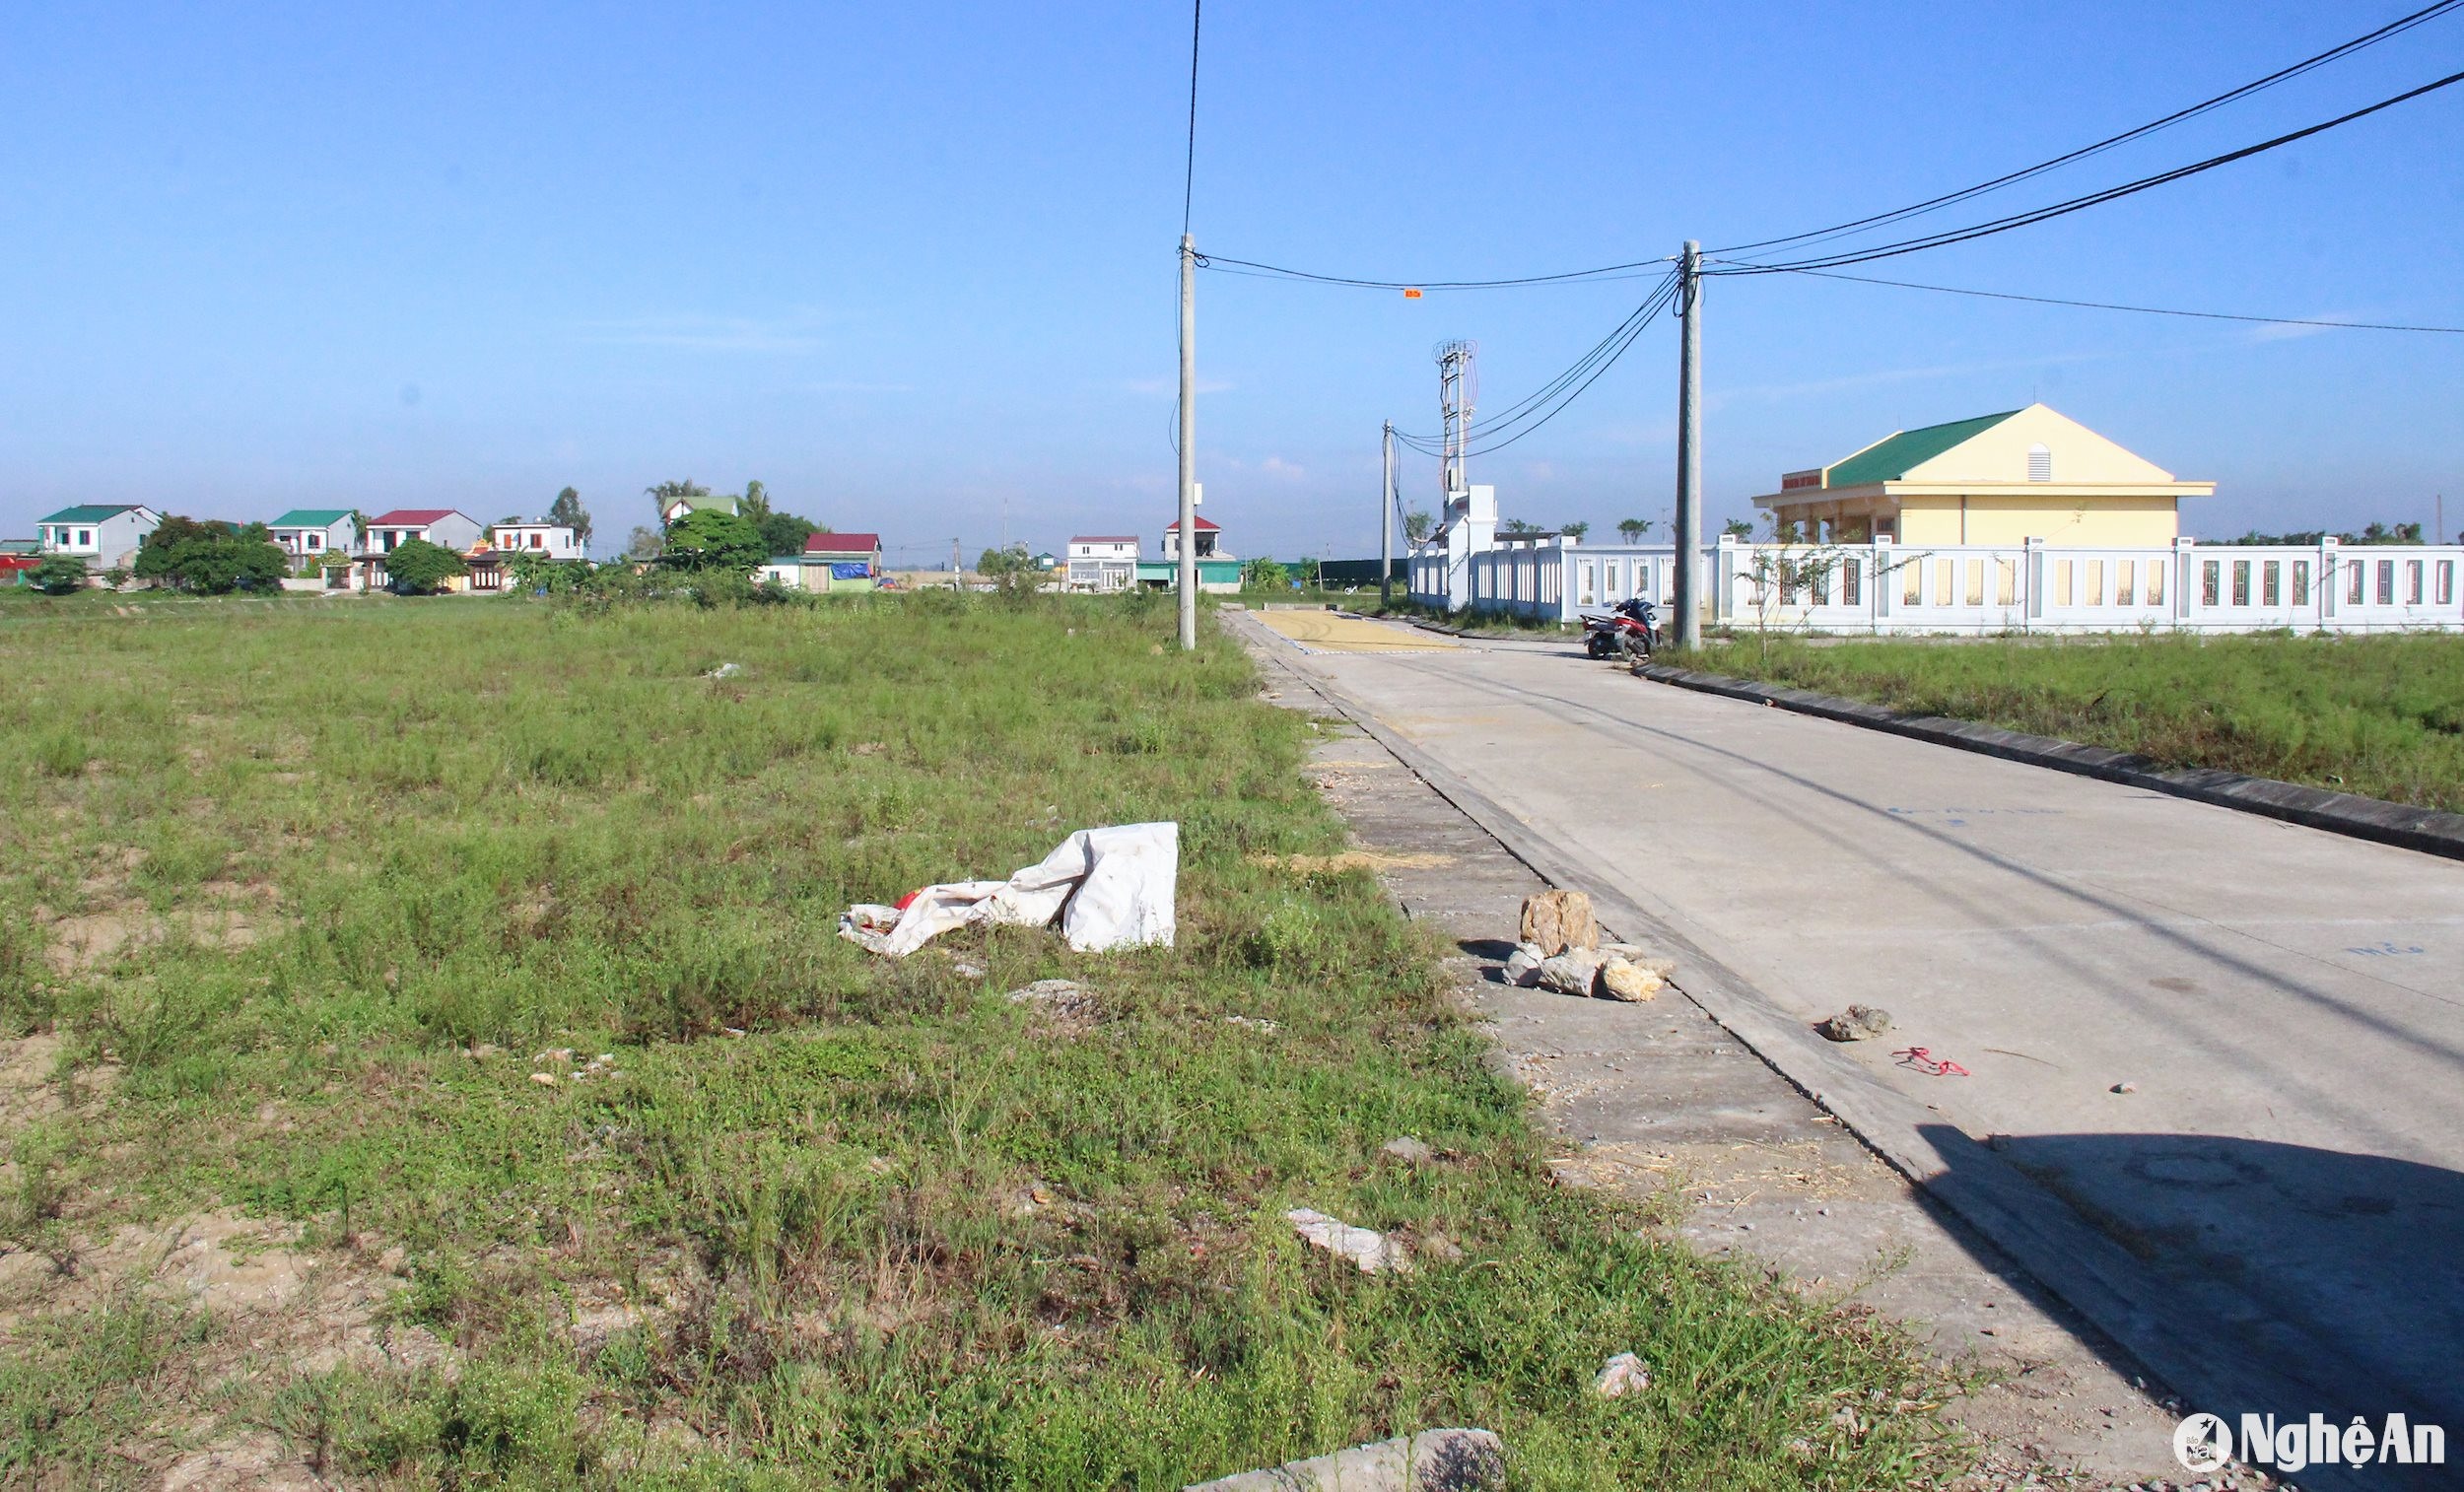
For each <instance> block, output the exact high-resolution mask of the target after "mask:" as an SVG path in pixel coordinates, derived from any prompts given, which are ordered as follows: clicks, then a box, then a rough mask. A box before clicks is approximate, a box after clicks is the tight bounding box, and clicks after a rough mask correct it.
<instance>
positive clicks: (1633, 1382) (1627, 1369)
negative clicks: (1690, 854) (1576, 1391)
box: [1592, 1352, 1651, 1398]
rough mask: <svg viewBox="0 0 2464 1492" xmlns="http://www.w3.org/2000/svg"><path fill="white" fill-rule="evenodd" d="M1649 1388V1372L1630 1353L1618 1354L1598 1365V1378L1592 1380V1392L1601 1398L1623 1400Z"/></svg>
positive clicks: (1640, 1360) (1638, 1359)
mask: <svg viewBox="0 0 2464 1492" xmlns="http://www.w3.org/2000/svg"><path fill="white" fill-rule="evenodd" d="M1650 1387H1651V1370H1650V1369H1649V1368H1646V1367H1644V1366H1643V1360H1642V1359H1641V1358H1639V1357H1636V1356H1635V1355H1634V1354H1633V1353H1631V1352H1620V1353H1618V1354H1617V1355H1616V1356H1614V1357H1612V1358H1610V1359H1608V1361H1607V1362H1605V1363H1602V1364H1601V1365H1600V1376H1599V1377H1597V1378H1595V1379H1593V1380H1592V1391H1593V1392H1594V1393H1597V1394H1599V1395H1600V1396H1601V1397H1602V1398H1623V1397H1624V1396H1625V1395H1626V1394H1628V1393H1635V1392H1640V1391H1641V1390H1645V1389H1648V1388H1650Z"/></svg>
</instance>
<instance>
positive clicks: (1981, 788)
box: [1297, 644, 2464, 1456]
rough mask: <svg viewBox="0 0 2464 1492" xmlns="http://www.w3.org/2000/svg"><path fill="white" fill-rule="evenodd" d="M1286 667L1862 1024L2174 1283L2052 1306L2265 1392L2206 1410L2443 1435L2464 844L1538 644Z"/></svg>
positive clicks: (2463, 1079) (2455, 1392) (2454, 1346)
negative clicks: (1828, 712)
mask: <svg viewBox="0 0 2464 1492" xmlns="http://www.w3.org/2000/svg"><path fill="white" fill-rule="evenodd" d="M1297 666H1298V667H1299V668H1300V669H1302V670H1303V671H1304V672H1306V673H1307V674H1309V675H1310V676H1312V677H1313V678H1315V679H1317V680H1319V681H1321V682H1322V683H1323V685H1324V686H1326V687H1327V688H1328V689H1329V690H1330V691H1331V692H1333V693H1334V694H1335V695H1336V696H1338V697H1340V698H1342V699H1344V700H1346V701H1348V702H1349V703H1350V704H1351V705H1352V706H1353V707H1354V708H1355V709H1356V710H1357V711H1358V712H1360V713H1361V714H1362V715H1363V716H1364V717H1365V718H1367V719H1369V720H1371V721H1372V722H1374V723H1375V724H1376V725H1378V726H1381V727H1383V728H1384V730H1386V731H1387V732H1390V733H1391V734H1392V735H1393V736H1395V737H1397V738H1400V739H1401V740H1402V741H1403V742H1405V743H1408V745H1409V746H1410V747H1411V748H1413V749H1414V750H1415V751H1416V752H1417V753H1418V754H1419V755H1420V756H1421V757H1422V758H1424V759H1425V760H1426V761H1427V762H1428V763H1430V764H1433V766H1434V767H1435V768H1436V769H1438V770H1439V771H1440V772H1442V773H1445V774H1452V775H1454V776H1455V777H1456V778H1458V779H1459V780H1460V781H1461V782H1463V783H1465V784H1469V785H1470V786H1472V787H1473V788H1475V789H1476V791H1477V793H1478V794H1479V795H1480V796H1482V797H1484V798H1485V799H1486V800H1487V802H1488V805H1489V806H1490V807H1491V808H1492V810H1495V811H1502V813H1503V814H1505V815H1508V816H1510V817H1511V818H1512V820H1514V821H1515V822H1514V823H1513V824H1511V825H1506V826H1503V827H1505V828H1506V829H1507V830H1508V831H1509V834H1510V835H1511V834H1513V833H1520V834H1522V835H1525V836H1528V837H1529V838H1531V839H1532V840H1533V841H1535V842H1537V843H1539V844H1541V845H1545V846H1547V847H1551V848H1553V849H1554V850H1556V851H1558V852H1559V853H1561V854H1562V855H1564V856H1565V857H1567V858H1568V859H1569V860H1570V861H1572V862H1574V863H1577V864H1580V865H1582V866H1585V867H1588V869H1589V871H1590V872H1591V873H1592V874H1593V875H1595V876H1596V877H1598V878H1599V880H1600V881H1601V882H1602V883H1603V884H1605V885H1607V886H1610V887H1613V888H1614V890H1615V891H1617V892H1618V893H1621V894H1622V895H1623V896H1624V897H1625V898H1626V899H1628V900H1630V901H1631V902H1632V903H1633V904H1635V905H1636V906H1638V907H1640V908H1642V909H1643V910H1644V911H1645V912H1647V913H1648V914H1649V915H1650V916H1653V917H1656V918H1657V919H1659V920H1660V921H1661V922H1663V923H1664V924H1665V927H1666V929H1667V930H1668V931H1669V932H1671V933H1672V934H1673V935H1674V936H1676V937H1677V938H1679V939H1682V940H1683V941H1685V942H1688V943H1690V944H1691V945H1692V946H1693V947H1694V948H1695V949H1698V950H1700V951H1701V952H1702V953H1703V954H1705V955H1707V956H1708V959H1710V960H1714V961H1716V962H1717V964H1718V965H1721V966H1725V970H1726V971H1727V972H1729V973H1731V974H1733V976H1734V977H1735V978H1736V979H1737V980H1739V981H1741V982H1743V983H1745V985H1748V986H1750V988H1751V990H1752V991H1753V993H1754V994H1755V995H1756V996H1757V997H1759V998H1760V999H1762V1000H1766V1001H1767V1002H1768V1003H1769V1005H1770V1006H1771V1007H1773V1008H1774V1009H1775V1010H1776V1011H1777V1012H1779V1013H1780V1014H1782V1015H1784V1016H1785V1017H1786V1018H1787V1020H1788V1021H1790V1022H1793V1023H1798V1024H1800V1025H1805V1026H1810V1025H1811V1024H1812V1023H1813V1022H1814V1021H1816V1020H1818V1019H1820V1018H1821V1017H1823V1016H1825V1015H1828V1014H1830V1013H1831V1012H1833V1011H1836V1010H1838V1009H1839V1008H1840V1007H1842V1006H1844V1005H1846V1004H1849V1003H1850V1002H1852V1001H1853V1002H1863V1003H1867V1004H1874V1005H1880V1006H1882V1007H1883V1008H1885V1009H1886V1010H1888V1011H1889V1012H1890V1014H1891V1016H1892V1018H1893V1021H1894V1023H1895V1025H1894V1028H1893V1030H1892V1031H1891V1032H1890V1034H1889V1035H1888V1037H1886V1038H1885V1039H1883V1040H1881V1041H1876V1042H1870V1043H1864V1044H1859V1045H1856V1046H1852V1047H1847V1048H1838V1049H1825V1051H1824V1055H1826V1056H1827V1055H1828V1054H1829V1053H1831V1052H1844V1053H1847V1054H1848V1055H1849V1056H1850V1057H1851V1058H1852V1059H1853V1060H1854V1061H1855V1062H1856V1063H1857V1064H1858V1065H1859V1067H1861V1068H1862V1069H1863V1072H1864V1074H1865V1076H1866V1077H1867V1078H1869V1079H1870V1080H1871V1082H1872V1083H1874V1084H1877V1085H1881V1086H1882V1088H1885V1089H1888V1090H1891V1091H1893V1092H1895V1093H1897V1094H1899V1095H1901V1096H1902V1097H1903V1098H1904V1100H1905V1101H1906V1104H1907V1105H1908V1106H1916V1105H1922V1106H1924V1110H1922V1111H1918V1110H1915V1109H1913V1108H1912V1107H1911V1108H1910V1112H1912V1113H1924V1112H1930V1113H1931V1114H1932V1115H1934V1116H1936V1117H1937V1119H1936V1120H1935V1122H1937V1123H1938V1124H1939V1125H1940V1126H1943V1128H1944V1135H1945V1136H1946V1137H1948V1136H1950V1135H1951V1133H1952V1132H1953V1131H1956V1132H1958V1133H1963V1134H1964V1135H1966V1136H1970V1137H1973V1138H1974V1139H1976V1140H1983V1141H1988V1147H1987V1148H1989V1149H1990V1151H1991V1152H1992V1153H1993V1154H1994V1155H1995V1156H1996V1157H1997V1158H1998V1160H1999V1161H2000V1162H2007V1163H2008V1164H2009V1165H2010V1166H2014V1167H2016V1168H2018V1171H2019V1173H2020V1174H2021V1175H2023V1176H2025V1177H2027V1178H2030V1179H2032V1181H2033V1183H2034V1184H2035V1187H2038V1188H2041V1190H2042V1192H2043V1193H2045V1194H2047V1195H2048V1196H2049V1197H2050V1198H2058V1199H2059V1201H2060V1203H2061V1204H2066V1206H2067V1209H2068V1214H2075V1215H2076V1217H2077V1218H2078V1219H2081V1220H2084V1221H2085V1222H2086V1223H2087V1224H2088V1225H2089V1226H2090V1227H2091V1228H2092V1229H2093V1230H2094V1231H2096V1232H2097V1233H2100V1234H2101V1235H2102V1236H2103V1237H2104V1238H2106V1239H2110V1240H2111V1241H2112V1242H2113V1243H2114V1244H2117V1245H2119V1246H2120V1249H2121V1250H2122V1251H2125V1252H2126V1253H2127V1254H2128V1255H2130V1256H2131V1258H2132V1259H2135V1260H2136V1262H2137V1264H2138V1265H2139V1266H2141V1267H2142V1268H2143V1269H2144V1278H2143V1279H2142V1281H2141V1283H2142V1284H2143V1286H2145V1287H2146V1289H2147V1290H2152V1291H2154V1292H2156V1294H2157V1295H2160V1296H2163V1297H2166V1299H2162V1300H2153V1299H2137V1300H2134V1299H2132V1298H2130V1294H2131V1292H2129V1291H2127V1290H2126V1291H2123V1292H2121V1294H2120V1296H2118V1297H2117V1298H2114V1299H2098V1300H2077V1301H2074V1304H2077V1305H2079V1306H2080V1307H2081V1308H2082V1309H2083V1310H2085V1311H2087V1312H2088V1315H2089V1316H2090V1317H2091V1318H2096V1319H2098V1323H2099V1324H2100V1325H2103V1326H2105V1328H2106V1329H2108V1330H2110V1331H2112V1332H2113V1334H2114V1335H2115V1336H2116V1337H2117V1338H2119V1339H2121V1340H2122V1341H2123V1342H2125V1343H2126V1344H2128V1345H2131V1346H2132V1347H2133V1348H2134V1350H2139V1351H2142V1352H2143V1355H2146V1356H2148V1357H2149V1358H2150V1360H2152V1361H2159V1362H2161V1361H2167V1360H2169V1361H2172V1362H2174V1363H2176V1364H2179V1363H2181V1362H2184V1361H2200V1362H2213V1363H2215V1364H2217V1365H2218V1366H2219V1369H2220V1372H2221V1371H2222V1370H2223V1369H2224V1367H2225V1366H2227V1365H2229V1364H2258V1365H2263V1366H2265V1367H2267V1368H2268V1369H2270V1370H2271V1371H2273V1372H2275V1373H2277V1374H2279V1375H2281V1377H2280V1379H2279V1380H2278V1387H2279V1388H2283V1387H2285V1386H2286V1385H2288V1384H2289V1385H2290V1386H2291V1391H2290V1392H2279V1393H2271V1394H2269V1395H2268V1396H2269V1398H2270V1400H2271V1401H2268V1402H2254V1401H2252V1400H2251V1399H2250V1398H2249V1397H2247V1396H2246V1395H2244V1396H2243V1397H2242V1398H2241V1401H2240V1402H2237V1403H2232V1404H2225V1403H2222V1402H2210V1403H2205V1404H2203V1406H2207V1407H2217V1408H2220V1409H2230V1410H2239V1409H2242V1408H2254V1409H2272V1410H2274V1411H2276V1412H2278V1413H2281V1414H2296V1415H2306V1414H2307V1413H2308V1412H2309V1411H2310V1410H2312V1409H2317V1410H2320V1411H2322V1412H2334V1411H2336V1410H2337V1409H2339V1408H2343V1409H2345V1410H2346V1412H2347V1413H2348V1414H2349V1413H2350V1412H2353V1411H2355V1410H2358V1411H2360V1412H2363V1413H2367V1414H2370V1415H2371V1416H2373V1419H2375V1417H2376V1416H2377V1415H2379V1414H2381V1413H2383V1412H2385V1411H2386V1410H2388V1409H2398V1408H2400V1409H2406V1410H2409V1411H2411V1412H2413V1413H2416V1414H2420V1413H2424V1412H2428V1413H2430V1414H2432V1415H2433V1417H2435V1418H2437V1419H2438V1420H2440V1421H2442V1422H2443V1423H2444V1424H2445V1425H2446V1426H2447V1427H2448V1430H2449V1432H2450V1434H2455V1435H2464V1372H2459V1371H2458V1362H2457V1357H2458V1348H2459V1344H2464V1176H2459V1175H2458V1172H2457V1169H2456V1168H2457V1167H2458V1165H2459V1163H2460V1162H2459V1157H2464V864H2459V863H2456V862H2453V861H2448V860H2442V859H2437V858H2433V857H2430V856H2428V855H2424V854H2419V853H2416V852H2413V851H2409V850H2403V849H2396V848H2387V847H2383V846H2378V845H2372V844H2367V843H2364V842H2361V841H2356V840H2350V839H2345V838H2341V837H2338V836H2335V835H2330V834H2326V833H2322V832H2319V831H2315V830H2310V829H2304V828H2299V827H2296V826H2293V825H2288V824H2283V823H2279V822H2275V821H2272V820H2268V819H2263V818H2257V817H2253V816H2250V815H2246V814H2241V813H2236V812H2233V811H2231V810H2228V809H2223V808H2214V807H2209V806H2206V805H2203V804H2197V803H2191V802H2187V801H2184V800H2182V799H2178V798H2172V797H2167V796H2163V795H2160V794H2156V793H2151V792H2145V791H2141V790H2137V789H2133V788H2127V787H2121V786H2116V785H2113V784H2109V783H2104V782H2098V781H2094V780H2088V779H2084V778H2078V777H2071V776H2067V775H2064V774H2060V773H2055V772H2051V771H2047V770H2044V769H2040V768H2033V767H2026V766H2020V765H2018V764H2014V763H2007V762H2002V761H1998V760H1995V759H1992V758H1988V757H1983V756H1978V755H1974V754H1971V753H1966V752H1960V751H1954V750H1950V749H1946V748H1942V747H1937V746H1931V745H1927V744H1924V743H1921V742H1915V741H1909V740H1904V739H1901V738H1898V737H1895V736H1890V735H1884V734H1881V733H1879V732H1873V731H1866V730H1860V729H1858V728H1856V727H1853V726H1849V725H1843V724H1836V723H1832V722H1829V721H1823V720H1817V719H1813V718H1809V717H1806V716H1802V715H1797V714H1792V713H1789V712H1783V711H1778V710H1771V709H1761V708H1756V707H1753V706H1749V705H1744V704H1739V703H1736V702H1732V701H1727V700H1721V699H1717V698H1713V697H1709V696H1705V695H1700V694H1694V693H1690V692H1687V691H1683V690H1678V689H1674V688H1669V687H1666V686H1660V685H1653V684H1648V683H1644V682H1641V681H1638V680H1635V679H1633V678H1630V677H1628V676H1627V675H1626V674H1624V673H1623V672H1622V671H1621V670H1618V669H1616V668H1614V667H1613V666H1611V665H1606V664H1600V663H1593V662H1590V661H1588V660H1586V659H1584V658H1583V657H1582V656H1581V654H1580V652H1579V650H1577V649H1574V648H1571V647H1562V646H1558V645H1555V644H1549V645H1541V646H1533V645H1526V644H1504V645H1498V646H1492V647H1481V646H1473V647H1468V648H1463V649H1459V650H1454V651H1450V652H1445V653H1439V654H1428V653H1423V654H1417V655H1413V654H1380V653H1370V652H1358V653H1351V652H1347V653H1342V654H1335V653H1327V652H1314V653H1308V654H1304V655H1302V656H1300V657H1299V658H1298V659H1297ZM1440 785H1441V786H1443V785H1444V784H1443V783H1442V782H1441V783H1440ZM1509 843H1513V840H1512V839H1511V838H1509ZM1690 992H1691V991H1690V990H1689V993H1690ZM1777 1045H1779V1046H1782V1047H1785V1046H1787V1043H1780V1044H1777ZM1765 1046H1766V1044H1764V1043H1757V1047H1758V1049H1762V1048H1765ZM1911 1047H1921V1048H1924V1049H1926V1050H1927V1051H1928V1052H1929V1053H1930V1054H1931V1056H1932V1057H1933V1058H1936V1059H1948V1060H1949V1061H1951V1062H1954V1063H1956V1064H1957V1066H1958V1067H1959V1068H1962V1069H1964V1070H1965V1073H1966V1074H1967V1075H1965V1076H1959V1075H1945V1076H1933V1075H1928V1074H1927V1073H1926V1072H1925V1071H1923V1070H1920V1066H1919V1064H1918V1063H1917V1062H1916V1061H1915V1060H1914V1059H1912V1058H1909V1057H1906V1056H1901V1055H1897V1054H1896V1053H1898V1052H1900V1051H1905V1050H1906V1049H1908V1048H1911ZM1764 1055H1765V1056H1766V1057H1768V1058H1770V1059H1772V1060H1773V1061H1774V1063H1775V1065H1778V1066H1780V1067H1781V1068H1782V1070H1784V1071H1787V1070H1790V1067H1791V1062H1792V1060H1793V1058H1792V1057H1791V1056H1790V1055H1789V1054H1788V1053H1787V1052H1786V1051H1771V1050H1764ZM1792 1075H1796V1074H1794V1073H1792ZM1800 1080H1801V1081H1805V1082H1807V1085H1808V1086H1809V1087H1816V1086H1818V1084H1817V1083H1815V1082H1814V1081H1812V1080H1809V1079H1807V1078H1804V1077H1801V1078H1800ZM2117 1088H2119V1089H2121V1090H2122V1091H2115V1090H2116V1089H2117ZM1960 1144H1961V1146H1962V1147H1963V1148H1964V1149H1966V1150H1969V1151H1974V1150H1976V1149H1977V1148H1979V1147H1975V1146H1968V1145H1966V1144H1965V1142H1964V1141H1961V1142H1960ZM1987 1231H1988V1232H1992V1231H1994V1230H1993V1229H1992V1228H1991V1227H1990V1226H1989V1227H1988V1229H1987ZM2015 1252H2021V1253H2022V1256H2026V1255H2025V1253H2024V1252H2023V1251H2022V1250H2019V1249H2016V1248H2015ZM2036 1257H2037V1258H2038V1259H2040V1260H2042V1259H2045V1258H2046V1255H2045V1254H2044V1251H2043V1248H2042V1245H2041V1240H2040V1241H2039V1245H2038V1248H2037V1252H2036ZM2116 1257H2119V1255H2116ZM2038 1267H2040V1268H2042V1267H2044V1266H2043V1264H2041V1263H2040V1264H2039V1265H2038ZM2052 1282H2054V1283H2055V1285H2056V1288H2057V1289H2061V1288H2062V1285H2061V1284H2060V1282H2059V1281H2058V1280H2056V1281H2052ZM2066 1293H2067V1292H2066ZM2143 1293H2145V1292H2144V1291H2143ZM2115 1318H2122V1319H2119V1320H2117V1319H2115ZM2185 1321H2186V1322H2190V1323H2191V1328H2190V1330H2189V1332H2188V1333H2187V1334H2189V1335H2191V1336H2194V1337H2198V1338H2200V1339H2198V1340H2193V1341H2184V1340H2182V1339H2181V1338H2182V1336H2183V1335H2184V1334H2185V1333H2184V1330H2183V1322H2185ZM2152 1332H2153V1333H2168V1334H2169V1335H2170V1336H2171V1338H2172V1339H2171V1340H2170V1342H2169V1344H2165V1343H2154V1345H2159V1346H2162V1345H2169V1347H2170V1349H2171V1350H2170V1351H2151V1350H2150V1348H2151V1345H2152V1337H2151V1333H2152ZM2208 1333H2212V1335H2210V1334H2208ZM2176 1376H2182V1375H2176ZM2225 1376H2227V1377H2229V1375H2225ZM2222 1381H2223V1380H2222V1379H2220V1380H2219V1382H2222ZM2176 1387H2179V1388H2182V1389H2183V1390H2185V1391H2191V1390H2194V1389H2195V1388H2196V1386H2194V1385H2192V1384H2188V1383H2180V1384H2177V1385H2176ZM2313 1393H2314V1394H2315V1401H2314V1402H2304V1401H2301V1400H2302V1399H2303V1398H2304V1396H2305V1395H2310V1394H2313ZM2196 1399H2197V1394H2196V1393H2195V1392H2194V1400H2196ZM2458 1454H2459V1456H2464V1441H2459V1442H2458Z"/></svg>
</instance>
